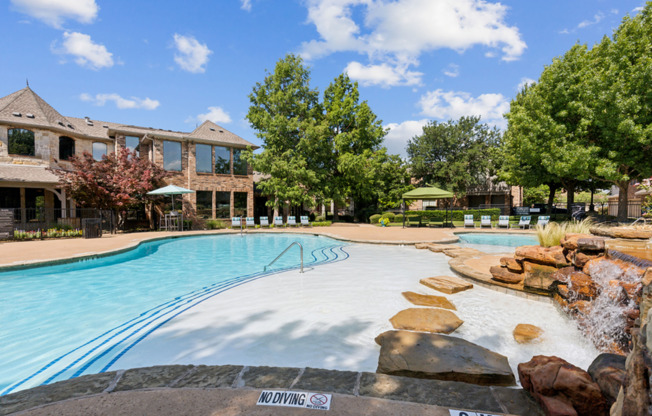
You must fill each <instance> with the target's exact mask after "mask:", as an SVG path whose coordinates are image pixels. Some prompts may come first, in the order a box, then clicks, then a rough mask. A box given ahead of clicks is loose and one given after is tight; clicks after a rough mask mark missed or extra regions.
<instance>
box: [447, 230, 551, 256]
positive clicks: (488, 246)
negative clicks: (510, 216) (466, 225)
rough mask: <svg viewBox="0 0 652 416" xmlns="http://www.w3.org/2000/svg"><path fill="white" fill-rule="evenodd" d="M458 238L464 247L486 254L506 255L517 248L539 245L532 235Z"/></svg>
mask: <svg viewBox="0 0 652 416" xmlns="http://www.w3.org/2000/svg"><path fill="white" fill-rule="evenodd" d="M457 236H458V237H459V238H460V242H459V245H461V246H462V247H472V248H475V249H478V250H480V251H484V252H485V253H504V252H510V251H514V248H515V247H519V246H531V245H536V244H539V240H538V239H537V236H536V235H532V234H499V233H463V234H457Z"/></svg>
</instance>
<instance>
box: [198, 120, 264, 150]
mask: <svg viewBox="0 0 652 416" xmlns="http://www.w3.org/2000/svg"><path fill="white" fill-rule="evenodd" d="M187 137H188V138H191V139H197V140H206V141H210V142H214V143H220V144H229V145H236V146H242V147H246V146H251V147H253V148H254V149H257V148H258V146H255V145H254V144H253V143H251V142H248V141H246V140H245V139H243V138H242V137H240V136H238V135H235V134H233V133H231V132H230V131H228V130H227V129H225V128H224V127H220V126H218V125H217V124H215V123H213V122H212V121H209V120H206V121H204V122H203V123H202V124H201V125H200V126H199V127H197V128H196V129H195V130H193V132H192V133H190V134H189V135H188V136H187Z"/></svg>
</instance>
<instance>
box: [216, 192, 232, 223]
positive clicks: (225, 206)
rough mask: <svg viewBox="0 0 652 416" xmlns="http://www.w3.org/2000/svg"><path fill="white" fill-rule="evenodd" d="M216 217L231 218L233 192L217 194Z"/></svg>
mask: <svg viewBox="0 0 652 416" xmlns="http://www.w3.org/2000/svg"><path fill="white" fill-rule="evenodd" d="M215 217H216V218H230V217H231V192H215Z"/></svg>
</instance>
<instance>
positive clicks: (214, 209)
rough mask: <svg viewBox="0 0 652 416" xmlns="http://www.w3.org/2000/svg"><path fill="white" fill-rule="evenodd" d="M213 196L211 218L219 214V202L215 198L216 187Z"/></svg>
mask: <svg viewBox="0 0 652 416" xmlns="http://www.w3.org/2000/svg"><path fill="white" fill-rule="evenodd" d="M212 194H213V197H212V198H211V218H215V216H216V215H217V202H216V200H215V198H216V197H217V192H216V191H215V189H213V191H212Z"/></svg>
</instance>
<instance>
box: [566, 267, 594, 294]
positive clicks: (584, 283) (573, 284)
mask: <svg viewBox="0 0 652 416" xmlns="http://www.w3.org/2000/svg"><path fill="white" fill-rule="evenodd" d="M568 283H569V285H568V288H569V289H570V290H571V291H572V292H574V293H575V294H576V295H577V296H578V297H580V298H582V299H594V298H595V297H597V296H598V285H597V284H596V283H595V282H594V281H593V280H592V279H591V276H589V275H588V274H585V273H582V272H573V273H571V274H570V276H569V280H568Z"/></svg>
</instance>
